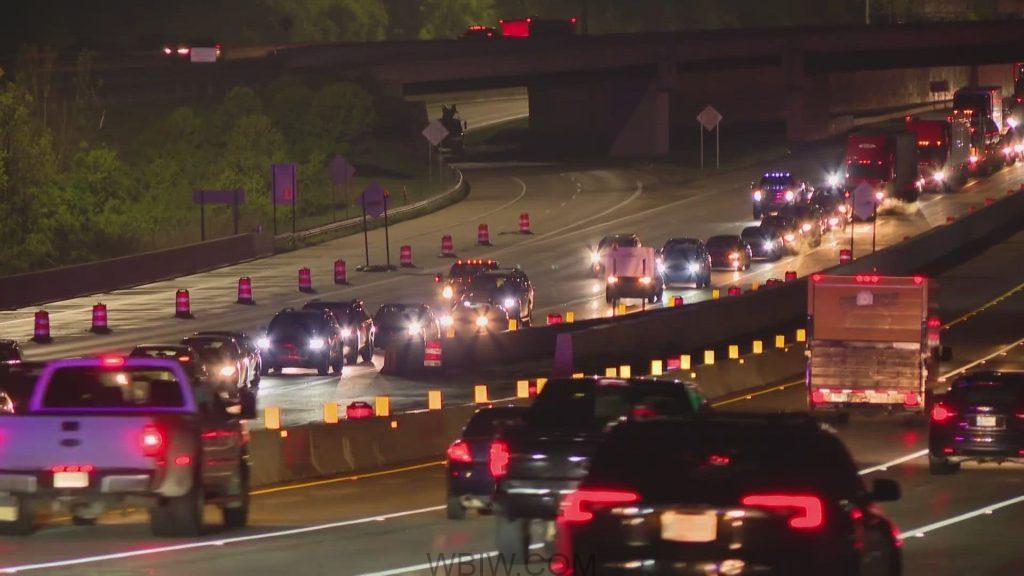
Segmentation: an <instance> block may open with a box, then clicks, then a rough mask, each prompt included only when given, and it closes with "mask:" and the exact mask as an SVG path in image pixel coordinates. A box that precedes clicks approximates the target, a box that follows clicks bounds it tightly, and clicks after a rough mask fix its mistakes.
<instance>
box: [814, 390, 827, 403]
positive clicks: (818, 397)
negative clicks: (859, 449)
mask: <svg viewBox="0 0 1024 576" xmlns="http://www.w3.org/2000/svg"><path fill="white" fill-rule="evenodd" d="M811 403H812V404H824V403H825V393H824V392H822V391H821V390H813V391H811Z"/></svg>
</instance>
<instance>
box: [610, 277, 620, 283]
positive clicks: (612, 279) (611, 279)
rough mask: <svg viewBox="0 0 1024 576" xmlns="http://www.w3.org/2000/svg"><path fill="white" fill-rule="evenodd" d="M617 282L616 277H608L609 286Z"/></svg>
mask: <svg viewBox="0 0 1024 576" xmlns="http://www.w3.org/2000/svg"><path fill="white" fill-rule="evenodd" d="M618 281H619V278H618V277H617V276H609V277H608V283H609V284H615V283H616V282H618Z"/></svg>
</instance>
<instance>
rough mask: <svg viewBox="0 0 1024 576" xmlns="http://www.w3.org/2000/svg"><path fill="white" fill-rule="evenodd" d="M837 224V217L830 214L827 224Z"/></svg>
mask: <svg viewBox="0 0 1024 576" xmlns="http://www.w3.org/2000/svg"><path fill="white" fill-rule="evenodd" d="M837 224H839V218H836V217H835V216H832V217H831V218H829V219H828V225H829V226H835V225H837Z"/></svg>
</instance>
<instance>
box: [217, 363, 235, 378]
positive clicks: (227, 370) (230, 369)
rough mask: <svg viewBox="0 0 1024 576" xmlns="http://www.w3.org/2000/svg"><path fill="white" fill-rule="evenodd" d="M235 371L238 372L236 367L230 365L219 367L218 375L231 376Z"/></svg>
mask: <svg viewBox="0 0 1024 576" xmlns="http://www.w3.org/2000/svg"><path fill="white" fill-rule="evenodd" d="M236 372H238V369H237V368H235V367H234V366H231V365H227V366H221V367H220V375H221V376H224V377H225V378H230V377H231V376H234V375H235V373H236Z"/></svg>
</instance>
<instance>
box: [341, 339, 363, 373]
mask: <svg viewBox="0 0 1024 576" xmlns="http://www.w3.org/2000/svg"><path fill="white" fill-rule="evenodd" d="M356 343H357V344H358V343H359V341H358V340H356ZM359 351H360V348H355V349H353V350H352V351H351V352H349V353H348V354H346V355H345V362H344V364H348V365H350V366H355V365H356V364H358V363H359ZM338 372H341V370H338Z"/></svg>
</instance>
